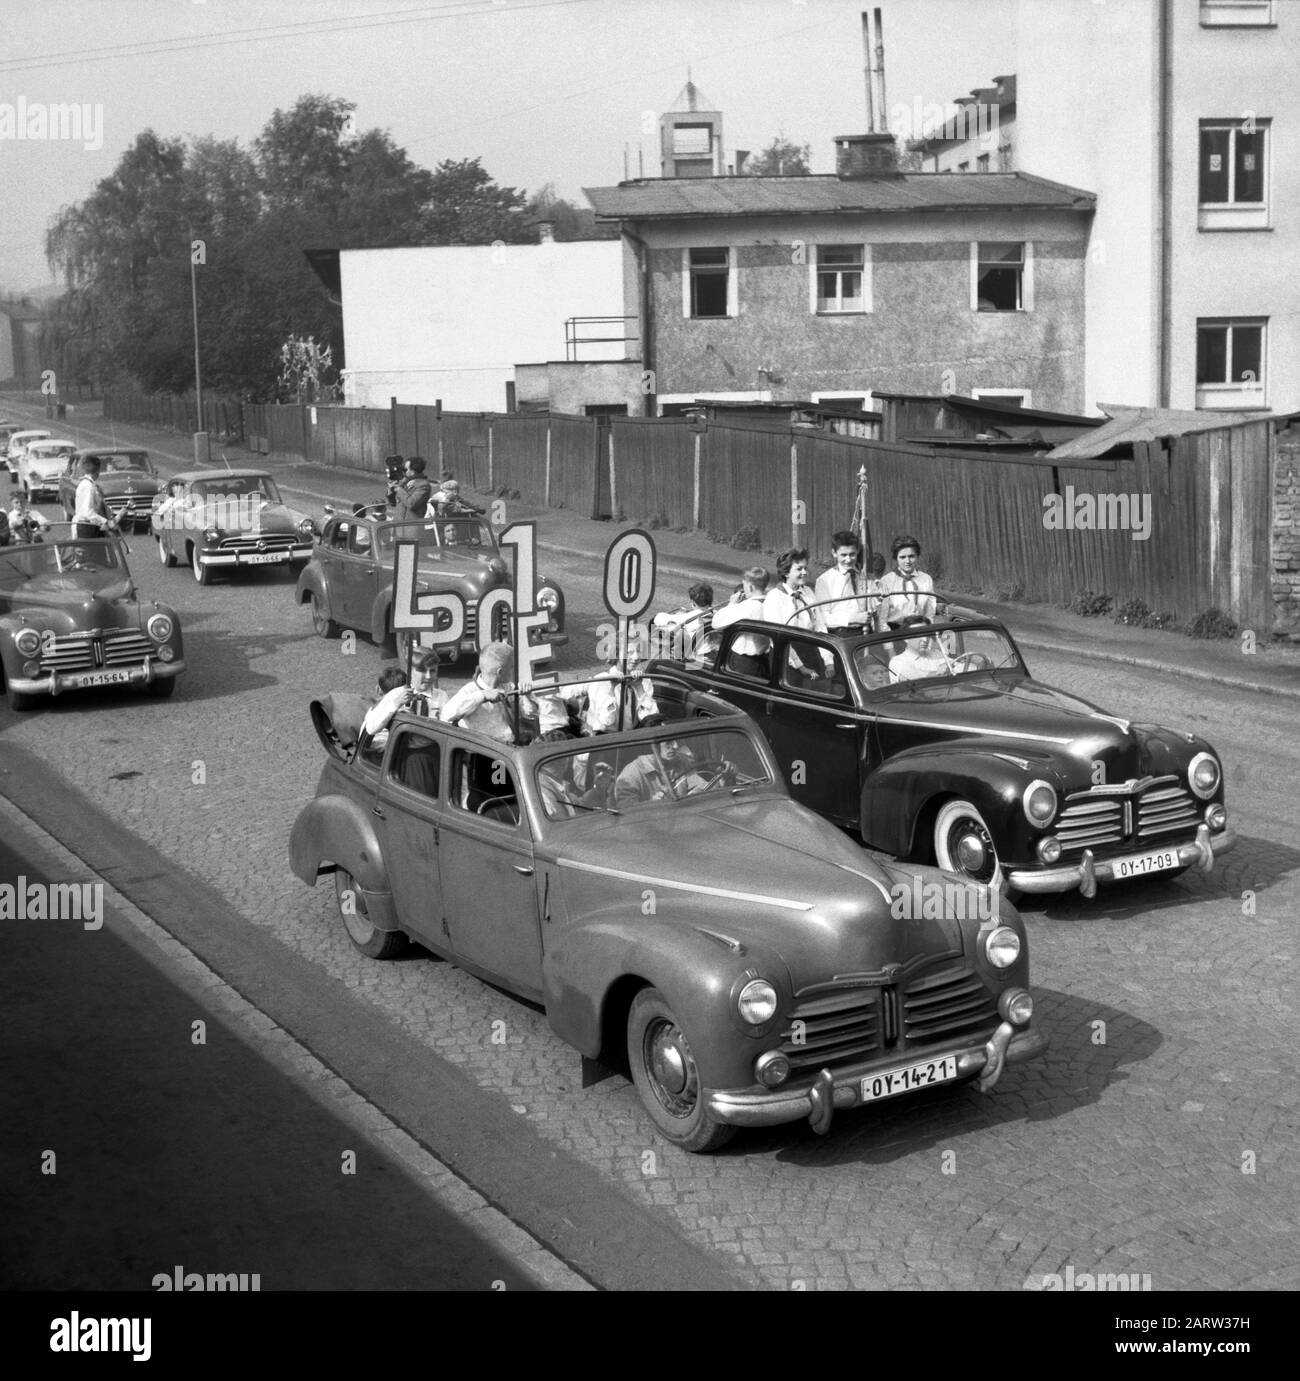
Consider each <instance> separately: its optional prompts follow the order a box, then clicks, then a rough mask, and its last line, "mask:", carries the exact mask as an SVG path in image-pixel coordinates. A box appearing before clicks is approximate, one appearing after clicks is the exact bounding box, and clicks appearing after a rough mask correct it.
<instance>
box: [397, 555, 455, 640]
mask: <svg viewBox="0 0 1300 1381" xmlns="http://www.w3.org/2000/svg"><path fill="white" fill-rule="evenodd" d="M419 551H420V544H419V543H418V542H398V544H397V559H396V562H395V564H394V566H393V630H394V632H397V631H402V630H404V631H407V632H412V633H419V635H420V644H421V646H423V647H455V646H456V645H457V644H458V643H459V642H460V640H461V638H463V637H464V636H465V601H464V600H463V599H461V597H460V594H459V592H457V591H456V590H443V591H441V592H439V593H436V594H432V593H421V594H417V593H416V586H415V582H416V568H417V564H418V560H419ZM442 611H446V614H447V621H446V623H445V624H444V626H443V627H442V628H439V627H438V625H439V623H442V622H443V621H442V620H441V619H440V618H439V617H438V615H439V613H440V612H442Z"/></svg>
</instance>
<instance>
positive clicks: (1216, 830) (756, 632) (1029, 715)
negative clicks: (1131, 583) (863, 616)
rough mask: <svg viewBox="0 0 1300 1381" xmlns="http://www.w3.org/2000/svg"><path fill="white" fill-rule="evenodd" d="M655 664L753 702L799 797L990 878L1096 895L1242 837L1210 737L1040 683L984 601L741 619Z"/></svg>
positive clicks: (1025, 887)
mask: <svg viewBox="0 0 1300 1381" xmlns="http://www.w3.org/2000/svg"><path fill="white" fill-rule="evenodd" d="M656 666H666V667H674V668H675V669H676V670H677V671H678V672H679V674H681V675H683V676H684V677H685V679H686V681H687V682H688V683H689V684H691V685H693V686H696V687H698V688H699V689H701V690H708V691H712V692H714V693H715V694H717V695H720V696H723V697H724V698H726V699H727V700H728V701H730V702H731V703H732V704H734V705H738V706H739V707H740V708H741V709H743V710H745V711H747V712H748V713H749V714H750V715H752V716H753V718H754V719H755V720H756V721H757V722H758V724H759V726H760V727H761V728H762V730H763V732H764V733H765V734H766V736H767V738H768V740H769V741H770V743H771V744H772V747H773V749H774V750H775V752H776V755H777V758H778V760H779V761H780V763H781V768H782V771H783V772H784V773H785V776H786V779H787V781H788V782H789V784H790V789H791V792H792V794H793V795H794V796H795V798H796V800H800V801H803V802H805V803H806V804H807V805H809V806H811V807H812V808H813V809H814V810H816V811H818V812H820V813H821V814H822V815H824V816H826V817H827V818H828V819H830V820H833V821H834V822H835V823H836V824H838V825H842V826H845V827H846V828H849V829H852V830H854V831H856V832H857V833H858V834H860V836H861V838H862V839H863V841H864V842H865V843H867V844H869V845H871V846H872V847H874V848H878V849H883V850H885V851H886V852H887V853H891V854H894V855H896V856H897V857H900V858H910V859H918V860H933V861H934V862H936V863H937V864H938V865H939V866H940V867H941V868H944V869H947V870H949V871H951V872H954V873H958V874H960V875H961V876H963V877H967V878H970V879H972V880H974V881H978V882H988V883H994V884H997V885H999V886H1006V887H1008V888H1010V889H1013V890H1019V891H1022V892H1060V891H1066V890H1068V889H1070V888H1074V887H1077V888H1079V890H1080V891H1082V893H1083V894H1084V895H1085V896H1092V895H1093V894H1094V892H1095V890H1096V885H1097V883H1098V882H1111V881H1115V880H1119V879H1123V878H1133V877H1144V876H1147V875H1149V874H1153V873H1159V874H1163V875H1165V876H1170V875H1173V874H1175V873H1179V872H1181V871H1183V869H1185V868H1187V867H1189V866H1190V865H1192V864H1197V865H1198V866H1200V867H1201V868H1203V869H1205V870H1209V869H1210V868H1211V867H1212V866H1213V862H1214V858H1215V855H1216V854H1219V853H1222V852H1224V851H1225V850H1226V849H1228V848H1230V847H1231V846H1232V844H1233V843H1234V842H1235V836H1234V835H1233V833H1232V831H1231V830H1230V829H1229V828H1228V817H1227V810H1226V808H1225V806H1224V794H1223V770H1222V766H1221V764H1220V762H1219V758H1218V755H1217V754H1216V753H1215V751H1214V749H1213V748H1212V747H1211V746H1210V744H1209V743H1207V742H1206V741H1205V740H1204V739H1202V738H1199V737H1197V736H1196V735H1194V734H1185V733H1178V732H1176V731H1174V730H1173V729H1165V728H1161V727H1160V726H1159V725H1156V724H1135V723H1132V722H1130V721H1129V720H1126V719H1120V718H1117V717H1116V716H1115V715H1111V714H1107V713H1105V711H1103V710H1101V709H1099V708H1098V707H1097V706H1095V705H1092V704H1089V703H1088V702H1087V701H1086V700H1081V699H1079V698H1078V697H1077V696H1073V695H1069V694H1067V693H1066V692H1065V691H1061V690H1056V689H1054V688H1053V687H1051V686H1047V685H1044V684H1043V683H1042V682H1041V681H1036V680H1034V678H1033V677H1032V676H1031V675H1030V673H1029V669H1028V668H1027V667H1026V666H1025V663H1024V660H1023V658H1022V657H1021V655H1020V650H1019V648H1018V647H1017V646H1016V644H1015V640H1014V639H1013V638H1012V636H1011V634H1010V633H1009V632H1008V631H1007V630H1006V628H1005V627H1003V625H1002V624H1000V623H999V622H998V621H997V620H995V619H991V618H984V617H981V616H978V615H976V614H973V613H971V612H969V611H961V612H959V611H955V610H950V611H949V613H948V615H947V616H946V617H945V618H943V619H941V620H940V621H938V622H936V623H935V624H933V625H929V626H924V627H920V628H907V629H903V630H898V631H891V632H886V633H875V634H858V635H836V636H831V635H826V634H819V633H812V632H807V631H805V630H804V629H802V628H797V627H788V626H778V625H774V624H768V623H759V622H738V623H735V624H732V625H730V626H729V627H727V628H726V629H724V630H723V631H722V632H721V633H720V634H716V635H713V636H712V637H710V638H709V639H706V640H704V641H703V642H702V643H701V644H700V646H699V647H698V648H697V649H696V650H695V651H694V653H693V657H692V660H690V661H687V662H685V663H667V664H654V665H652V667H651V670H654V669H655V668H656Z"/></svg>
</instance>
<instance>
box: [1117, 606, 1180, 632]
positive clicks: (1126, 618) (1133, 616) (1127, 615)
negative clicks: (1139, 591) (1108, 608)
mask: <svg viewBox="0 0 1300 1381" xmlns="http://www.w3.org/2000/svg"><path fill="white" fill-rule="evenodd" d="M1115 622H1116V623H1126V624H1128V625H1129V627H1130V628H1171V627H1172V626H1173V623H1174V616H1173V615H1172V614H1170V613H1167V612H1166V613H1163V614H1157V613H1154V612H1153V611H1152V609H1151V606H1150V605H1149V604H1147V602H1146V600H1144V599H1129V600H1125V601H1124V603H1123V604H1121V605H1120V607H1119V609H1118V611H1117V612H1116V614H1115Z"/></svg>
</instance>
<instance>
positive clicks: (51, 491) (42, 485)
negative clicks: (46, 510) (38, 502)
mask: <svg viewBox="0 0 1300 1381" xmlns="http://www.w3.org/2000/svg"><path fill="white" fill-rule="evenodd" d="M27 492H28V493H29V494H30V495H31V496H32V498H34V499H36V498H40V497H41V496H42V495H48V496H49V497H50V498H52V499H57V498H58V497H59V482H58V480H56V479H54V480H42V479H37V478H36V476H35V475H30V476H28V479H27Z"/></svg>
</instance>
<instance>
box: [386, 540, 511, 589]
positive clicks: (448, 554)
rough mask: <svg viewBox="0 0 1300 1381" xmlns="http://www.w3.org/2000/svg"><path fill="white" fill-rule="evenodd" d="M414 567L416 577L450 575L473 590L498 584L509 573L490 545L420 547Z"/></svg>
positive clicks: (390, 563) (490, 587)
mask: <svg viewBox="0 0 1300 1381" xmlns="http://www.w3.org/2000/svg"><path fill="white" fill-rule="evenodd" d="M395 560H396V558H394V561H395ZM392 565H393V562H389V567H390V569H391V567H392ZM417 570H418V575H419V576H438V577H441V578H442V579H444V580H445V579H448V578H452V579H455V580H458V581H463V582H464V583H465V584H466V585H467V586H469V587H471V588H473V589H478V590H486V589H492V588H493V587H495V586H497V585H499V584H501V582H502V581H503V580H504V579H505V578H506V577H507V576H508V575H509V571H510V567H509V565H508V564H507V563H506V560H505V558H504V557H503V556H501V555H500V554H499V553H497V552H495V551H493V550H492V549H491V548H490V547H481V548H474V547H471V548H468V549H466V550H464V551H461V550H459V549H458V548H456V547H440V548H436V549H431V548H427V547H422V548H421V550H420V564H419V567H418V568H417ZM417 578H418V576H417Z"/></svg>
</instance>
